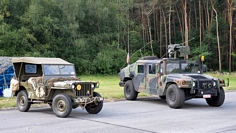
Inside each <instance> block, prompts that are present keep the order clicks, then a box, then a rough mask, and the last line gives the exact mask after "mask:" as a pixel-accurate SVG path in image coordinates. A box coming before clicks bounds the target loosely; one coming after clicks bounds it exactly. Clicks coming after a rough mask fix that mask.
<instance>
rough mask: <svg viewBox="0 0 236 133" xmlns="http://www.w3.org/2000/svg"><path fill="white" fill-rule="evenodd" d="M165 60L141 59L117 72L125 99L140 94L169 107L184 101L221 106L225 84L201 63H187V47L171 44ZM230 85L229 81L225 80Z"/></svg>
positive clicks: (182, 103)
mask: <svg viewBox="0 0 236 133" xmlns="http://www.w3.org/2000/svg"><path fill="white" fill-rule="evenodd" d="M168 54H169V57H168V58H162V59H159V58H157V57H155V56H147V57H143V58H140V59H139V60H137V61H136V62H135V63H133V64H130V65H128V66H127V67H125V68H123V69H121V71H120V73H119V74H120V82H119V86H121V87H124V95H125V98H126V99H127V100H135V99H136V98H137V96H138V93H139V92H144V93H148V94H153V95H158V96H159V97H160V98H161V99H166V102H167V104H168V105H169V107H171V108H181V107H182V106H183V105H184V102H185V101H186V100H189V99H192V98H205V99H206V102H207V104H208V105H209V106H215V107H219V106H221V105H222V104H223V103H224V100H225V92H224V89H223V87H224V86H226V85H227V84H226V83H225V81H224V80H223V79H218V78H214V77H211V76H209V75H205V74H204V73H203V72H205V71H206V66H205V65H203V63H202V62H196V61H191V60H187V59H186V58H185V57H186V55H189V54H190V49H189V47H188V46H181V45H179V44H171V45H169V46H168ZM228 83H229V81H228Z"/></svg>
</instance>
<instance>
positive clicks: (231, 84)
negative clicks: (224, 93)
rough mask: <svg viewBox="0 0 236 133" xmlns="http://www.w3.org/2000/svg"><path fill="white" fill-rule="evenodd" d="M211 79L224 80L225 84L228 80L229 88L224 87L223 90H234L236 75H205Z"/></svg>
mask: <svg viewBox="0 0 236 133" xmlns="http://www.w3.org/2000/svg"><path fill="white" fill-rule="evenodd" d="M207 74H209V75H211V76H213V77H217V78H220V79H224V80H225V82H226V83H228V81H227V79H229V86H228V87H224V90H236V73H230V74H229V73H224V74H220V73H207Z"/></svg>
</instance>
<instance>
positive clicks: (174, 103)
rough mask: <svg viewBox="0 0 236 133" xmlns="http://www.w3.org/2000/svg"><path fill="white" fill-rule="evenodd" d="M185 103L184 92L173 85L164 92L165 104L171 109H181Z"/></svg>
mask: <svg viewBox="0 0 236 133" xmlns="http://www.w3.org/2000/svg"><path fill="white" fill-rule="evenodd" d="M184 101H185V93H184V90H182V89H179V88H178V87H177V86H176V85H175V84H172V85H170V86H169V87H168V88H167V91H166V102H167V104H168V105H169V107H171V108H175V109H177V108H181V107H182V106H183V104H184Z"/></svg>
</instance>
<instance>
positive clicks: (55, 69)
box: [43, 64, 75, 76]
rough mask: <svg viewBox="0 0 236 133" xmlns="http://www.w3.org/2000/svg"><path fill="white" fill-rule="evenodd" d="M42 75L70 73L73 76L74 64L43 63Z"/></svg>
mask: <svg viewBox="0 0 236 133" xmlns="http://www.w3.org/2000/svg"><path fill="white" fill-rule="evenodd" d="M43 71H44V75H45V76H46V75H55V76H58V75H70V76H75V69H74V65H54V64H53V65H48V64H46V65H43Z"/></svg>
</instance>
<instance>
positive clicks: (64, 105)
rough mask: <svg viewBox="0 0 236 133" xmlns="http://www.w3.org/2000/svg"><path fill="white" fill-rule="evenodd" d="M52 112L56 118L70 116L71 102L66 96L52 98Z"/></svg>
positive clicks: (59, 95)
mask: <svg viewBox="0 0 236 133" xmlns="http://www.w3.org/2000/svg"><path fill="white" fill-rule="evenodd" d="M52 110H53V112H54V114H55V115H56V116H57V117H62V118H65V117H67V116H69V115H70V113H71V110H72V102H71V99H70V97H69V96H68V95H66V94H58V95H56V96H55V97H54V98H53V101H52Z"/></svg>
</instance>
